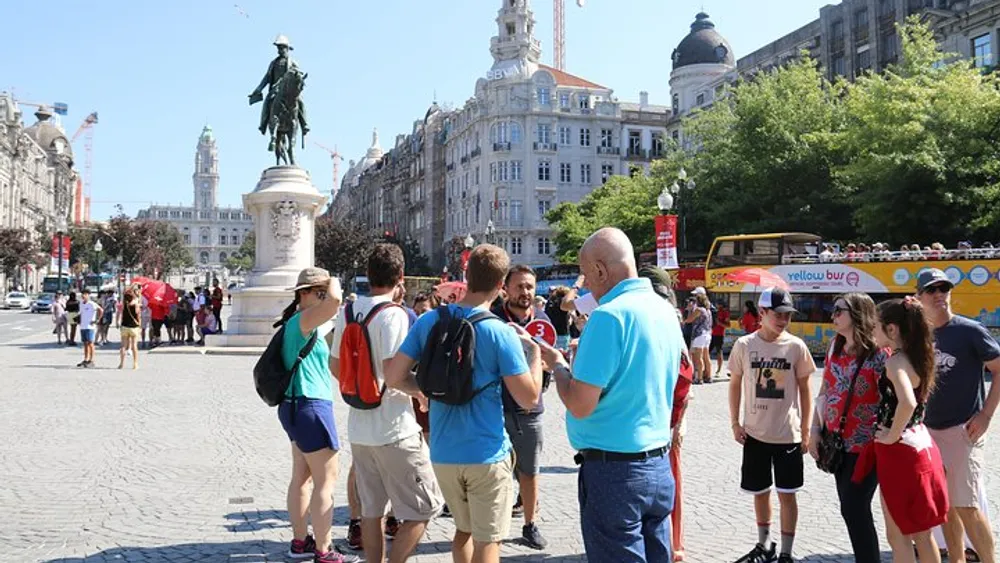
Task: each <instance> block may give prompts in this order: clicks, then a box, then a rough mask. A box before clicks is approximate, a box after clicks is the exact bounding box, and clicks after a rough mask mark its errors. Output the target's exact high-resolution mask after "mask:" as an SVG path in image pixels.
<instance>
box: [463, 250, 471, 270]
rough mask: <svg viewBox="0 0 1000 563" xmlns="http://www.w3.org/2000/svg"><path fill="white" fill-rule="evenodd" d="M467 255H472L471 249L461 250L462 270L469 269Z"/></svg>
mask: <svg viewBox="0 0 1000 563" xmlns="http://www.w3.org/2000/svg"><path fill="white" fill-rule="evenodd" d="M469 256H472V251H471V250H469V249H468V248H466V249H465V250H463V251H462V271H463V272H464V271H466V270H467V269H469Z"/></svg>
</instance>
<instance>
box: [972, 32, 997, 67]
mask: <svg viewBox="0 0 1000 563" xmlns="http://www.w3.org/2000/svg"><path fill="white" fill-rule="evenodd" d="M972 64H974V65H975V66H976V68H985V67H989V66H993V41H992V38H991V37H990V34H989V33H987V34H984V35H980V36H979V37H976V38H975V39H973V40H972Z"/></svg>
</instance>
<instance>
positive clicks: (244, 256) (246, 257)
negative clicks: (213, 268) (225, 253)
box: [226, 232, 257, 272]
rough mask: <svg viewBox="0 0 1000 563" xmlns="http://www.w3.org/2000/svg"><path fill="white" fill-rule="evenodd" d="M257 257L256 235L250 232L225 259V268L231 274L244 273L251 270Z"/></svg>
mask: <svg viewBox="0 0 1000 563" xmlns="http://www.w3.org/2000/svg"><path fill="white" fill-rule="evenodd" d="M256 257H257V235H255V234H254V233H253V232H251V233H250V234H249V235H247V236H246V238H244V239H243V244H241V245H240V247H239V248H238V249H236V252H234V253H232V254H231V255H230V256H229V258H227V259H226V268H229V270H230V271H231V272H246V271H249V270H252V269H253V265H254V261H255V260H256Z"/></svg>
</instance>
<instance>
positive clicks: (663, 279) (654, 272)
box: [639, 266, 674, 288]
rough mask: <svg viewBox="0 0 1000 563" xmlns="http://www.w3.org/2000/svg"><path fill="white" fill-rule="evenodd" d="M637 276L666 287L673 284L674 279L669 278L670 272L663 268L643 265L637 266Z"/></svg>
mask: <svg viewBox="0 0 1000 563" xmlns="http://www.w3.org/2000/svg"><path fill="white" fill-rule="evenodd" d="M639 277H640V278H647V279H649V281H650V282H651V283H653V284H654V285H655V284H659V285H662V286H664V287H666V288H671V287H673V286H674V280H672V279H671V278H670V273H669V272H667V271H666V270H664V269H663V268H657V267H655V266H643V267H642V268H639Z"/></svg>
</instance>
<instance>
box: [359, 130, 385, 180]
mask: <svg viewBox="0 0 1000 563" xmlns="http://www.w3.org/2000/svg"><path fill="white" fill-rule="evenodd" d="M382 154H383V153H382V147H381V145H379V143H378V129H375V130H374V131H372V146H370V147H368V152H366V153H365V158H364V159H362V160H361V162H359V163H358V169H359V170H358V172H359V173H361V172H364V171H365V170H368V169H369V168H371V167H372V166H374V165H375V163H377V162H378V161H379V159H381V158H382Z"/></svg>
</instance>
